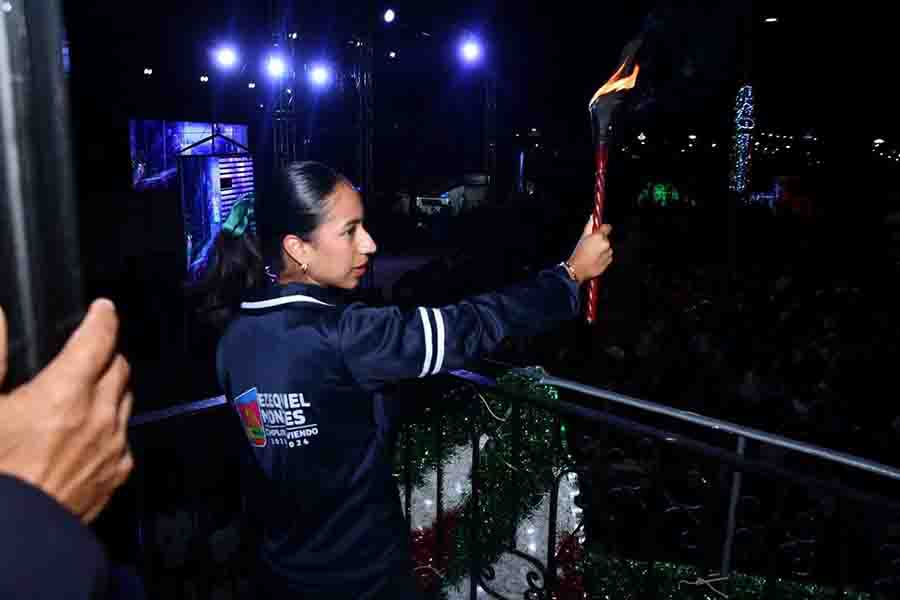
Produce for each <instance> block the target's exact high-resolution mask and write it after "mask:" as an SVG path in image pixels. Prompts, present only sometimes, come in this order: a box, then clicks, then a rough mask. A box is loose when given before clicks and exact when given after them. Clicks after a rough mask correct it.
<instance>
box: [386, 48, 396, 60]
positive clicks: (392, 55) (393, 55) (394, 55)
mask: <svg viewBox="0 0 900 600" xmlns="http://www.w3.org/2000/svg"><path fill="white" fill-rule="evenodd" d="M388 58H397V53H396V52H394V51H393V50H391V51H390V52H388Z"/></svg>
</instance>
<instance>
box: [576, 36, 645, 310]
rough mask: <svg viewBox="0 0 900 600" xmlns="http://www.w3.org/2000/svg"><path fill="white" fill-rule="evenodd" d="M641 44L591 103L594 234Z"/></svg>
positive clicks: (593, 286) (592, 289)
mask: <svg viewBox="0 0 900 600" xmlns="http://www.w3.org/2000/svg"><path fill="white" fill-rule="evenodd" d="M640 45H641V40H640V39H637V40H634V41H632V42H630V43H629V44H628V45H627V46H626V47H625V51H624V52H623V57H624V58H623V60H622V63H621V65H620V66H619V68H618V70H616V72H615V73H614V74H613V76H612V77H611V78H610V80H609V81H607V82H606V83H604V84H603V86H602V87H601V88H600V89H599V90H597V92H596V93H595V94H594V97H593V98H591V101H590V103H588V111H589V112H590V115H591V129H592V131H593V138H594V210H593V221H594V231H597V230H598V229H599V228H600V225H602V224H603V205H604V203H605V201H606V162H607V158H608V155H609V152H608V150H607V146H606V142H607V139H608V136H609V130H610V123H611V121H612V116H613V112H614V111H615V109H616V107H618V106H619V104H621V102H622V100H624V98H625V93H626V92H627V91H628V90H630V89H631V88H633V87H634V85H635V83H637V76H638V72H639V71H640V67H639V66H638V65H637V63H635V62H634V55H635V53H636V52H637V49H638V48H639V47H640ZM598 292H599V282H598V280H597V279H596V278H595V279H592V280H591V281H590V283H589V284H588V292H587V295H588V297H587V306H586V307H585V318H586V320H587V322H588V324H593V323H594V322H595V321H596V320H597V294H598Z"/></svg>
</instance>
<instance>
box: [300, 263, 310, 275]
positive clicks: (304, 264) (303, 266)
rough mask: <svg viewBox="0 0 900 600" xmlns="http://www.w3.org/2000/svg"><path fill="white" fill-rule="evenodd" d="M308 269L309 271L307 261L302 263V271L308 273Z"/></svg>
mask: <svg viewBox="0 0 900 600" xmlns="http://www.w3.org/2000/svg"><path fill="white" fill-rule="evenodd" d="M308 271H309V265H308V264H306V263H300V272H301V273H303V274H304V275H306V273H307V272H308Z"/></svg>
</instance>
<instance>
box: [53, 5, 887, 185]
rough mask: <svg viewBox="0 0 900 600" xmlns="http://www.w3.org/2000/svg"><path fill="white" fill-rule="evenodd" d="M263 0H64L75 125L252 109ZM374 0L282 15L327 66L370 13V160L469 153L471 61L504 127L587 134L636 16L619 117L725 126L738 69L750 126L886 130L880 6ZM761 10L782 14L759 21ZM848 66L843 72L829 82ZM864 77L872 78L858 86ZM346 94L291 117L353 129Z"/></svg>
mask: <svg viewBox="0 0 900 600" xmlns="http://www.w3.org/2000/svg"><path fill="white" fill-rule="evenodd" d="M270 4H271V3H269V2H266V3H258V2H246V1H238V0H232V1H231V2H206V1H199V2H174V1H171V0H162V1H160V2H155V3H152V4H140V5H137V6H133V5H128V6H127V7H126V6H125V4H124V3H120V2H113V1H112V0H99V1H97V2H93V3H69V4H68V5H67V7H66V8H67V26H68V31H69V37H70V40H71V43H72V57H73V58H72V60H73V101H74V112H75V119H74V120H75V125H76V130H77V131H78V135H79V136H80V137H82V138H83V137H84V135H85V134H84V130H85V129H89V130H90V131H91V132H94V134H95V135H96V137H98V138H104V137H105V138H108V139H110V141H111V143H112V144H113V145H115V144H124V141H123V140H121V139H117V135H116V133H115V131H116V130H115V127H116V126H120V125H121V123H122V122H124V121H125V120H127V118H129V117H144V118H147V117H150V118H169V119H197V120H207V119H211V118H212V119H219V120H232V121H241V122H250V123H251V124H261V123H263V121H262V120H261V113H260V111H259V110H258V103H259V102H263V103H265V102H266V101H267V98H266V97H265V94H266V88H265V86H263V85H260V86H259V87H258V88H257V89H256V90H255V91H249V90H248V89H247V87H246V82H247V81H248V80H250V79H257V80H263V79H264V77H263V75H262V73H261V70H262V69H261V61H262V54H263V52H264V49H265V48H266V47H267V44H268V43H270V41H271V29H270V25H269V14H270V7H269V5H270ZM276 4H281V5H286V4H290V3H276ZM385 6H387V5H383V4H381V3H374V2H372V3H363V2H346V1H332V0H329V1H325V0H317V1H311V2H296V3H293V5H292V8H289V9H285V10H279V11H277V12H279V14H282V15H285V17H284V18H285V22H286V23H287V24H288V29H289V30H293V29H296V30H297V31H299V32H300V34H301V42H300V45H299V47H300V49H301V50H300V52H301V54H302V55H303V56H304V57H316V56H320V57H328V58H332V59H334V60H335V61H336V62H337V63H338V64H340V63H341V62H342V61H343V62H344V64H346V62H347V53H348V52H347V49H346V44H347V41H348V40H349V39H351V38H352V37H353V35H354V34H355V33H358V32H360V31H363V30H364V29H365V27H366V25H367V20H368V19H373V22H374V26H375V31H376V40H377V42H376V44H377V48H378V51H379V53H378V56H377V57H376V60H377V63H376V76H377V80H376V82H377V83H376V85H377V88H376V98H377V102H378V104H377V119H378V121H377V123H378V125H377V127H378V130H377V135H379V136H381V138H382V142H383V147H384V148H387V147H391V146H393V147H395V148H396V152H393V151H392V152H388V154H391V155H392V156H394V155H395V156H396V157H397V162H398V163H402V164H400V165H399V166H398V165H384V162H383V157H384V152H382V166H388V167H389V168H393V169H395V170H397V169H400V170H403V169H411V170H415V171H431V172H433V171H437V170H440V169H442V168H444V169H445V170H447V171H454V170H459V168H464V169H469V168H471V167H473V166H475V165H477V164H478V152H479V149H478V142H477V133H472V132H474V131H475V128H476V127H477V125H478V123H479V122H480V121H479V119H480V104H479V102H480V96H479V93H480V92H479V77H481V76H482V74H483V70H484V69H491V70H492V72H493V73H494V75H495V77H496V80H497V88H498V91H497V97H498V123H499V133H500V135H501V136H502V135H505V134H510V133H511V132H513V131H517V130H522V129H524V128H531V127H536V128H539V129H540V131H541V133H542V134H543V136H544V137H545V139H547V140H548V142H549V143H556V144H558V145H565V144H576V145H577V144H584V143H585V140H587V139H588V136H589V126H588V121H587V113H586V104H587V100H588V99H589V98H590V96H591V94H592V93H593V91H594V90H595V89H596V88H597V87H598V86H599V85H600V84H601V83H602V82H603V81H605V80H606V79H607V78H608V77H609V76H610V74H611V73H612V72H613V70H614V69H615V67H616V65H617V59H618V56H619V53H620V51H621V48H622V46H623V45H624V43H625V42H627V41H628V40H629V39H631V38H632V37H633V36H634V35H635V34H637V33H638V32H640V31H642V30H643V31H645V32H646V34H645V39H646V41H645V45H644V48H643V49H642V54H641V60H642V63H643V67H644V72H643V74H642V78H641V80H640V81H639V90H638V92H636V93H635V94H634V97H633V100H632V102H631V105H630V106H629V107H627V108H626V113H627V114H626V115H625V116H623V117H621V119H624V120H625V121H626V122H627V123H631V124H637V125H639V126H641V127H643V126H645V125H646V127H648V128H649V129H652V128H654V127H655V128H662V129H665V130H671V131H688V130H691V131H699V132H704V131H707V130H708V131H715V132H725V131H727V128H728V125H729V122H730V119H731V118H732V114H731V105H732V102H733V97H734V92H735V90H736V89H737V85H738V83H739V82H740V81H741V80H743V79H744V78H749V80H750V81H752V82H753V83H754V84H755V86H756V87H755V89H756V94H757V98H758V106H757V110H758V113H757V114H758V117H759V119H760V122H761V123H762V124H763V126H769V127H780V128H786V129H790V130H792V131H795V132H799V131H805V130H814V131H817V132H819V133H820V134H821V133H823V132H825V133H831V134H832V137H833V138H834V137H858V138H859V139H860V140H862V139H866V140H869V139H871V137H872V136H873V135H874V136H888V135H890V134H891V133H893V132H894V131H896V130H897V125H896V123H894V122H893V119H891V117H892V111H893V106H892V105H893V100H892V95H891V94H890V93H888V91H887V90H888V88H887V85H886V84H885V83H879V81H878V76H879V73H880V74H881V77H884V75H885V74H890V73H891V72H892V70H891V68H890V67H891V65H890V64H889V62H890V60H891V57H892V56H893V54H894V53H893V51H892V47H891V43H892V38H891V36H890V31H889V20H888V19H881V18H879V17H878V13H877V12H874V11H873V12H865V11H862V10H857V11H855V12H853V13H849V14H844V13H842V12H841V9H839V8H833V9H823V8H822V6H821V5H819V4H818V3H817V4H813V3H809V2H791V3H783V2H770V1H757V2H754V3H751V2H749V1H746V0H741V1H737V2H724V3H723V2H713V1H709V0H688V1H684V2H677V3H672V2H646V1H638V2H628V3H623V2H616V3H611V2H596V3H588V4H581V3H578V4H576V3H574V2H543V1H542V2H502V1H494V2H471V1H469V2H467V1H463V0H460V1H453V2H451V1H446V0H434V1H429V2H410V1H407V2H394V3H391V4H390V6H392V7H393V8H394V9H395V10H396V11H397V13H398V20H397V22H395V23H394V24H393V25H391V26H390V27H386V26H385V25H384V24H383V23H381V22H380V15H381V13H382V11H383V9H384V8H385ZM648 16H649V18H648ZM768 16H775V17H777V18H778V19H779V22H778V23H776V24H767V23H764V18H765V17H768ZM464 31H473V32H475V33H478V34H480V35H482V36H483V38H484V40H485V43H486V44H487V59H488V60H487V62H486V63H485V64H484V65H482V66H481V67H480V69H465V68H462V67H461V66H460V64H459V61H458V60H457V59H456V56H455V44H456V43H457V40H458V39H459V37H460V35H461V34H462V32H464ZM422 32H425V33H427V34H429V35H428V37H426V36H423V35H422ZM221 41H231V42H234V43H236V44H237V45H238V46H239V47H240V48H241V49H242V50H243V54H244V57H245V59H246V60H247V65H246V66H245V67H244V71H243V72H241V73H235V74H231V75H230V76H228V77H227V78H223V77H222V76H220V74H218V73H217V72H216V71H215V68H214V67H213V66H212V65H211V60H210V56H209V51H210V48H211V47H213V46H214V45H215V44H216V43H218V42H221ZM389 50H395V51H397V52H398V58H397V60H394V61H390V60H388V59H387V58H386V57H385V55H386V53H387V52H388V51H389ZM147 65H150V66H153V68H154V75H153V77H152V79H151V80H148V79H147V78H145V77H143V75H142V69H143V68H144V67H145V66H147ZM203 73H209V74H210V75H212V80H211V82H210V84H208V85H201V84H200V83H199V76H200V75H201V74H203ZM254 73H255V74H254ZM843 76H846V77H848V78H850V79H851V80H852V81H853V83H852V84H851V85H850V86H849V87H847V88H846V89H843V90H840V91H836V92H835V91H832V92H828V90H829V89H830V88H832V86H834V85H835V84H837V82H838V80H839V79H840V78H841V77H843ZM866 80H871V81H872V82H873V83H874V85H871V86H870V88H869V91H867V90H866V89H865V88H864V84H865V81H866ZM349 95H350V93H349V90H348V89H346V88H345V89H334V90H330V91H329V92H328V93H326V94H323V95H320V96H317V97H314V98H313V97H310V98H307V99H306V100H307V104H305V105H304V110H303V117H302V118H303V119H304V120H305V123H306V125H307V126H308V127H309V128H310V129H309V131H310V132H311V135H319V136H321V137H322V139H326V138H327V139H329V140H331V142H330V143H331V144H332V146H333V147H332V148H331V149H330V150H328V151H327V152H325V151H324V150H323V153H324V154H325V156H326V158H330V157H331V156H333V155H335V154H340V153H341V152H342V150H341V147H342V145H343V147H346V145H347V144H351V143H352V140H353V131H354V130H353V122H352V114H353V103H352V100H351V99H349V98H348V96H349ZM116 123H118V125H116ZM637 125H636V126H637ZM79 127H80V128H81V129H80V131H79ZM94 134H92V135H94ZM87 137H91V136H90V135H89V136H87ZM118 137H121V136H118ZM473 138H474V139H473ZM106 147H107V148H108V147H109V144H107V145H106ZM404 148H405V149H406V150H405V153H404ZM461 148H464V149H465V150H461ZM95 152H96V153H102V152H103V150H102V149H100V148H95ZM117 152H119V153H121V152H120V151H118V150H117ZM351 153H352V152H345V154H351ZM423 156H427V157H433V158H434V164H428V163H427V162H422V161H423V159H422V158H421V157H423ZM88 159H89V157H88ZM118 159H119V158H114V159H112V160H118ZM442 165H444V166H443V167H442ZM450 165H453V166H450ZM457 165H458V166H457Z"/></svg>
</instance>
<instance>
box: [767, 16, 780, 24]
mask: <svg viewBox="0 0 900 600" xmlns="http://www.w3.org/2000/svg"><path fill="white" fill-rule="evenodd" d="M777 22H778V17H769V18H767V19H766V23H777Z"/></svg>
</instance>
